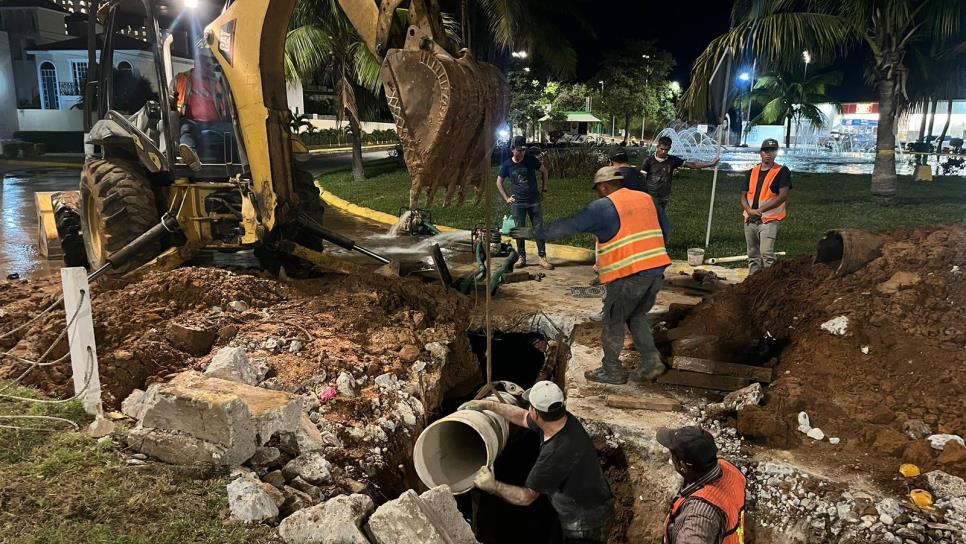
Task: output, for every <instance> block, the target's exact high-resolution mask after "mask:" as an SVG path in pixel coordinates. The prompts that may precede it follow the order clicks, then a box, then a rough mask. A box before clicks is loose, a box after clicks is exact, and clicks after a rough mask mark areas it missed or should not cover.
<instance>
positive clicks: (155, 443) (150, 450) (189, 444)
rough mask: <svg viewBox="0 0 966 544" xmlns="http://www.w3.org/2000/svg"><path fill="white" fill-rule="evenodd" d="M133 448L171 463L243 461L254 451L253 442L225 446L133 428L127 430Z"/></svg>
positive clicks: (170, 433) (230, 464) (219, 463)
mask: <svg viewBox="0 0 966 544" xmlns="http://www.w3.org/2000/svg"><path fill="white" fill-rule="evenodd" d="M127 443H128V446H130V447H131V448H132V449H134V450H137V451H139V452H141V453H144V454H147V455H149V456H151V457H154V458H156V459H160V460H161V461H164V462H165V463H171V464H174V465H211V464H214V465H224V466H233V465H239V464H241V463H244V462H245V461H246V460H247V459H248V458H249V457H251V456H252V455H253V454H254V453H255V443H254V442H251V441H248V442H241V443H238V444H235V445H233V446H232V447H226V446H222V445H219V444H214V443H211V442H207V441H204V440H201V439H198V438H195V437H193V436H189V435H187V434H184V433H179V432H173V431H164V430H161V429H146V428H143V427H135V428H133V429H131V430H130V431H129V432H128V435H127Z"/></svg>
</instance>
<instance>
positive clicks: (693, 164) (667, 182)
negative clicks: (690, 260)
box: [641, 136, 719, 244]
mask: <svg viewBox="0 0 966 544" xmlns="http://www.w3.org/2000/svg"><path fill="white" fill-rule="evenodd" d="M672 144H673V142H672V141H671V138H668V137H667V136H661V137H660V138H658V139H657V150H656V151H655V152H654V155H651V156H650V157H648V158H647V159H645V160H644V164H642V165H641V171H642V172H644V175H645V176H646V178H645V180H646V181H645V189H644V190H645V191H647V194H649V195H651V197H653V198H654V203H655V204H657V205H658V206H659V207H660V208H661V209H662V210H664V212H665V214H667V205H668V202H670V200H671V180H672V179H673V178H674V171H675V170H677V169H678V168H681V167H684V168H690V169H692V170H700V169H702V168H711V167H712V166H714V165H716V164H718V160H719V159H718V158H717V157H716V158H715V159H714V160H713V161H709V162H701V161H686V160H684V159H682V158H681V157H678V156H677V155H671V145H672ZM665 219H666V220H667V228H666V229H665V231H664V243H665V244H667V242H668V240H669V239H670V237H671V231H672V230H673V229H674V226H673V225H672V224H671V217H670V216H669V215H666V217H665Z"/></svg>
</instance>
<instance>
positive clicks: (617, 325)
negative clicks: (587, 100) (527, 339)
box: [510, 166, 671, 384]
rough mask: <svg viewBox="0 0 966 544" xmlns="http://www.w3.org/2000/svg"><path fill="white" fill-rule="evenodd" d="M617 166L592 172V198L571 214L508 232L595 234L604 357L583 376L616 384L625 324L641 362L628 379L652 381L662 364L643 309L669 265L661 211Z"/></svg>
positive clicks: (543, 236) (622, 379)
mask: <svg viewBox="0 0 966 544" xmlns="http://www.w3.org/2000/svg"><path fill="white" fill-rule="evenodd" d="M622 181H623V175H622V174H621V171H620V169H619V168H616V167H614V166H605V167H603V168H601V169H600V170H598V171H597V173H596V174H595V175H594V184H593V188H594V191H596V193H597V196H599V197H600V198H598V199H597V200H595V201H593V202H591V203H590V204H588V205H587V206H586V207H585V208H584V209H582V210H581V211H579V212H577V213H576V214H575V215H573V216H571V217H567V218H564V219H561V220H559V221H555V222H553V223H551V224H550V225H547V226H544V227H537V228H534V229H526V228H523V229H515V230H513V231H510V234H511V235H512V236H514V237H518V236H519V237H525V238H536V239H537V240H554V239H557V238H563V237H565V236H572V235H574V234H577V233H579V232H587V233H590V234H593V235H594V236H596V237H597V265H598V267H599V269H600V281H601V283H603V284H604V285H606V293H605V295H604V315H603V326H602V330H601V344H602V345H603V348H604V360H603V362H602V365H601V367H600V368H597V369H594V370H588V371H587V372H585V373H584V377H586V378H587V379H588V380H591V381H595V382H601V383H610V384H622V383H626V382H627V373H626V372H625V371H624V369H623V368H621V362H620V359H619V356H620V353H621V348H623V346H624V329H625V327H627V328H630V330H631V337H632V338H633V339H634V348H635V349H636V350H637V352H638V353H640V354H641V362H640V364H639V365H638V367H637V370H635V371H634V373H633V374H632V375H631V378H632V379H633V380H635V381H638V382H644V381H648V380H653V379H654V378H656V377H657V376H659V375H661V374H662V373H663V372H664V371H665V370H666V367H665V366H664V363H663V362H662V361H661V354H660V353H658V351H657V347H655V345H654V337H653V336H652V335H651V324H650V321H648V319H647V312H648V311H650V309H651V306H653V305H654V301H655V299H656V298H657V292H658V291H660V290H661V287H662V285H663V283H664V269H665V268H667V267H668V265H670V264H671V258H670V257H668V254H667V250H666V249H665V248H664V226H665V219H664V212H663V211H662V210H661V208H660V207H659V206H657V205H655V203H654V200H653V199H652V198H651V197H650V195H648V194H647V193H642V192H640V191H632V190H630V189H626V188H624V187H623V185H622Z"/></svg>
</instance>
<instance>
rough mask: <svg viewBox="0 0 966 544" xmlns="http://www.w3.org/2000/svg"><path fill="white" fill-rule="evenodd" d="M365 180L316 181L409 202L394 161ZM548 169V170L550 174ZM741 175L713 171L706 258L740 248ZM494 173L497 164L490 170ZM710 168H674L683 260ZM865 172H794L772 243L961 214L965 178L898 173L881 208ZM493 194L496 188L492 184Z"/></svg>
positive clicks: (478, 218) (471, 218)
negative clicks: (892, 195)
mask: <svg viewBox="0 0 966 544" xmlns="http://www.w3.org/2000/svg"><path fill="white" fill-rule="evenodd" d="M366 171H367V175H368V176H369V179H367V180H365V181H361V182H355V181H353V180H352V176H351V175H350V174H349V173H348V172H342V171H339V172H333V173H330V174H326V175H324V176H322V177H321V178H320V180H319V183H320V184H321V185H322V186H323V187H324V188H325V189H327V190H329V191H331V192H333V193H335V194H337V195H339V196H340V197H342V198H345V199H346V200H349V201H350V202H353V203H355V204H359V205H361V206H366V207H369V208H373V209H375V210H379V211H382V212H387V213H391V214H395V213H396V212H397V211H398V210H399V208H400V207H404V206H405V207H408V204H409V202H408V200H409V175H408V174H407V173H406V171H405V169H404V168H400V167H398V166H397V165H396V163H394V162H393V161H387V160H380V161H372V162H370V163H367V165H366ZM551 175H553V173H551ZM743 175H744V174H743V173H738V172H726V171H721V172H719V174H718V187H717V196H716V198H715V205H714V221H713V222H712V225H711V229H712V230H711V246H710V248H709V249H708V255H709V256H725V255H739V254H743V253H744V252H745V239H744V233H743V230H742V226H741V225H742V222H741V221H742V220H741V205H740V204H739V203H738V199H739V195H740V193H739V186H740V185H741V182H742V180H743V177H742V176H743ZM492 177H493V179H494V180H495V179H496V169H494V170H493V176H492ZM711 178H712V173H711V172H710V171H690V170H680V171H678V173H677V175H676V176H675V178H674V179H675V181H674V194H673V196H672V198H671V204H670V206H669V209H668V210H669V213H670V216H671V220H672V222H673V223H674V232H673V234H672V235H671V244H670V251H671V255H672V256H673V257H674V258H676V259H684V258H686V256H687V255H686V253H687V248H689V247H701V246H703V245H704V234H705V226H706V221H707V218H708V202H709V200H710V193H711ZM869 180H870V176H867V175H855V174H803V173H794V172H793V173H792V184H793V189H792V192H791V196H790V197H789V203H788V214H789V215H788V219H787V220H785V222H784V224H783V225H782V230H781V232H780V233H779V235H778V249H779V250H780V251H787V252H788V254H789V255H798V254H803V253H812V252H813V251H814V250H815V245H816V243H817V242H818V240H819V238H821V236H822V235H823V234H824V233H825V231H826V230H828V229H831V228H843V227H851V228H862V229H869V230H873V231H891V230H894V229H895V228H896V227H900V226H917V225H930V224H939V223H958V222H962V221H964V218H966V178H963V177H937V178H936V181H933V182H929V183H925V182H915V181H913V180H912V178H911V177H900V180H899V197H898V199H897V202H896V204H895V205H893V206H889V207H883V206H878V205H876V204H873V203H872V202H871V200H870V199H869ZM549 192H550V196H549V198H548V199H547V200H546V202H545V206H544V215H545V217H546V219H547V220H551V221H552V220H554V219H559V218H561V217H565V216H567V215H569V214H571V213H573V212H575V211H577V210H579V209H580V208H581V207H583V206H584V205H586V204H587V203H588V202H590V200H591V199H593V198H594V197H595V195H594V193H593V192H592V191H591V189H590V181H589V180H576V179H553V178H551V180H550V186H549ZM493 193H494V194H496V190H495V189H494V190H493ZM495 204H496V206H495V211H494V215H495V216H497V217H498V218H499V217H502V216H503V215H504V214H507V213H509V206H507V205H505V204H503V203H502V202H499V201H498V200H496V201H495ZM432 213H433V218H434V220H435V221H436V222H437V223H440V224H443V225H449V226H453V227H459V228H471V227H473V226H474V225H476V224H479V223H482V222H483V217H484V213H485V210H484V206H482V205H480V206H475V207H474V206H472V205H463V206H450V207H446V208H444V207H442V206H441V205H440V203H439V202H437V203H436V204H434V206H433V208H432ZM560 242H561V243H570V244H573V245H578V246H582V247H593V239H592V238H591V237H590V236H578V237H576V238H573V239H568V240H561V241H560Z"/></svg>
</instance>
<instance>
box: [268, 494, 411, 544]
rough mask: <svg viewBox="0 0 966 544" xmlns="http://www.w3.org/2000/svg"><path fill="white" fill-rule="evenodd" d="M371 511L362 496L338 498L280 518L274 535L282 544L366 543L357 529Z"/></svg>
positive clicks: (340, 496) (368, 501) (371, 505)
mask: <svg viewBox="0 0 966 544" xmlns="http://www.w3.org/2000/svg"><path fill="white" fill-rule="evenodd" d="M372 509H373V504H372V499H370V498H369V497H368V496H366V495H339V496H338V497H334V498H331V499H329V500H328V501H326V502H324V503H322V504H318V505H316V506H312V507H310V508H305V509H304V510H299V511H297V512H295V513H293V514H292V515H290V516H288V517H287V518H285V519H283V520H282V523H281V524H279V526H278V534H279V536H281V537H282V540H284V541H285V543H286V544H370V542H369V539H367V538H366V537H365V535H364V534H363V533H362V529H360V526H361V525H362V520H363V519H365V517H366V516H367V515H369V513H370V512H372ZM413 542H417V541H413Z"/></svg>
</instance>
